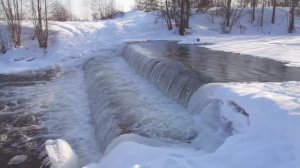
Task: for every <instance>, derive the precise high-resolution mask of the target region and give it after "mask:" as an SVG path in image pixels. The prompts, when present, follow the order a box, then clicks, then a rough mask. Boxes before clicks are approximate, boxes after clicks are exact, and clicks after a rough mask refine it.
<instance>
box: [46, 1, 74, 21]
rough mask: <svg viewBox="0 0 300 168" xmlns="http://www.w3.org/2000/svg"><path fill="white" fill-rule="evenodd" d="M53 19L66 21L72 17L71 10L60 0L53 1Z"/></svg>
mask: <svg viewBox="0 0 300 168" xmlns="http://www.w3.org/2000/svg"><path fill="white" fill-rule="evenodd" d="M50 11H51V12H50V13H51V17H50V19H51V20H55V21H60V22H65V21H68V19H69V18H70V16H69V14H70V12H69V11H68V10H67V9H66V7H65V6H64V5H63V4H62V3H61V2H59V1H57V0H56V1H53V3H52V4H51V10H50Z"/></svg>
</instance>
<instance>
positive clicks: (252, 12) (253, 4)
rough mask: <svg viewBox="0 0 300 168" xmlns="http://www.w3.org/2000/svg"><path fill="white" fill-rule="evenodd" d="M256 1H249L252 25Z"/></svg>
mask: <svg viewBox="0 0 300 168" xmlns="http://www.w3.org/2000/svg"><path fill="white" fill-rule="evenodd" d="M256 6H257V0H251V8H252V11H251V22H252V23H254V21H255V12H256Z"/></svg>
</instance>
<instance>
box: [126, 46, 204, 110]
mask: <svg viewBox="0 0 300 168" xmlns="http://www.w3.org/2000/svg"><path fill="white" fill-rule="evenodd" d="M122 56H123V57H124V58H125V60H126V61H127V62H128V63H129V65H130V66H131V67H133V68H134V69H135V70H136V72H137V73H139V74H140V75H141V76H143V77H144V78H145V79H148V80H149V81H150V82H151V83H153V84H154V85H156V86H157V87H158V88H159V89H160V90H161V91H163V92H165V93H166V94H168V95H169V96H170V97H171V98H173V99H174V100H175V101H177V102H178V103H179V104H181V105H183V106H185V107H186V106H187V104H188V101H189V99H190V97H191V95H192V94H193V93H194V92H195V91H196V90H197V89H198V88H199V87H200V86H201V85H203V84H204V83H205V82H204V81H203V80H201V79H200V78H199V75H198V74H197V72H195V71H193V70H192V69H190V68H189V67H187V66H184V65H183V64H181V63H180V62H178V61H176V60H172V59H167V58H165V57H159V55H156V53H154V52H151V50H147V49H146V48H142V47H141V46H139V45H138V44H137V45H135V44H129V45H127V46H126V47H125V48H124V51H123V54H122Z"/></svg>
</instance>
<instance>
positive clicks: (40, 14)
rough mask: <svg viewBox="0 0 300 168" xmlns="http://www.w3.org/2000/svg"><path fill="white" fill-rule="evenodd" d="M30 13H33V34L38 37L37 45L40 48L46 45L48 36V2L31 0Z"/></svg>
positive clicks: (45, 0)
mask: <svg viewBox="0 0 300 168" xmlns="http://www.w3.org/2000/svg"><path fill="white" fill-rule="evenodd" d="M31 6H32V9H31V10H32V13H33V14H35V15H34V16H33V18H34V19H35V21H33V23H34V27H35V35H36V37H37V39H38V43H39V46H40V47H41V48H47V47H48V36H49V29H48V3H47V0H36V1H34V0H32V1H31Z"/></svg>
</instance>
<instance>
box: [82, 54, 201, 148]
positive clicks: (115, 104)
mask: <svg viewBox="0 0 300 168" xmlns="http://www.w3.org/2000/svg"><path fill="white" fill-rule="evenodd" d="M120 67H123V68H121V69H120ZM84 70H85V76H86V83H87V90H88V95H89V101H90V108H91V111H92V117H93V119H94V125H95V128H96V134H97V137H98V142H99V146H100V148H101V151H105V149H106V147H107V146H108V145H109V144H110V143H111V142H112V141H113V140H114V139H115V138H117V137H118V136H120V135H122V134H129V133H134V134H138V135H141V136H145V137H150V138H157V139H164V140H172V141H181V142H189V141H191V140H192V139H193V138H195V137H196V135H197V134H196V132H195V129H194V128H193V122H192V119H191V118H190V116H188V115H186V113H187V112H184V111H185V109H183V108H181V107H180V106H178V105H174V106H175V107H174V106H172V107H170V109H168V104H164V106H166V107H162V106H163V105H161V106H159V107H158V106H157V104H158V103H159V102H157V101H156V102H151V101H152V100H155V99H157V97H155V96H156V95H154V96H152V97H151V98H149V99H151V101H150V102H149V101H148V100H145V98H143V97H141V93H139V92H138V91H137V90H138V89H137V87H138V85H135V84H134V82H133V80H134V79H132V78H134V77H138V76H137V75H135V74H134V72H133V71H132V73H133V74H134V75H135V76H130V73H127V72H130V71H131V68H130V67H129V66H128V65H127V63H126V62H125V60H123V58H121V57H114V56H110V57H101V58H95V59H92V60H90V61H89V62H88V63H86V65H85V67H84ZM140 80H141V81H143V82H145V83H146V84H143V83H142V84H141V83H139V85H142V86H144V85H147V81H144V80H143V79H140ZM135 83H138V82H135ZM153 89H156V88H153ZM146 90H148V89H146ZM155 91H156V90H155ZM162 96H163V95H162ZM160 99H161V100H162V99H163V98H160ZM166 99H167V98H166ZM175 104H176V103H175ZM177 106H178V107H177ZM177 109H179V110H177Z"/></svg>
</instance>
